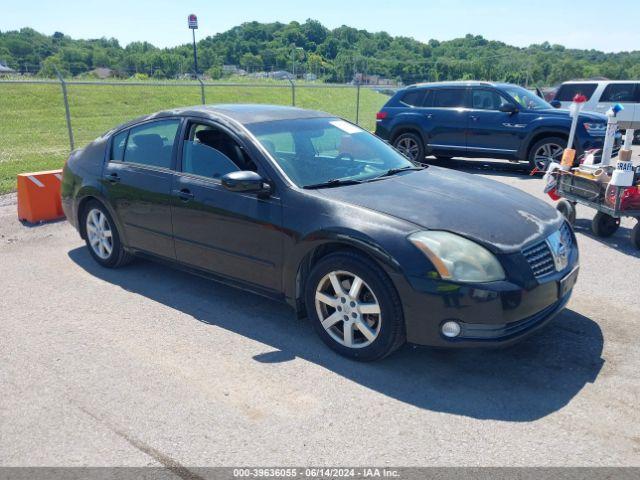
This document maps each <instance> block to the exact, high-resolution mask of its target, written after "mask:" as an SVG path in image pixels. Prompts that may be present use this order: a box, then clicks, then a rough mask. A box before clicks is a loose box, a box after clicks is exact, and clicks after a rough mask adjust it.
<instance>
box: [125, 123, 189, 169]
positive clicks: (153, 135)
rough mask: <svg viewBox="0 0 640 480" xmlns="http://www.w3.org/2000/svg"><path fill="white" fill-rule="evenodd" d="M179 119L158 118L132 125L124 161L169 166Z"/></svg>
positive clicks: (153, 165) (150, 165)
mask: <svg viewBox="0 0 640 480" xmlns="http://www.w3.org/2000/svg"><path fill="white" fill-rule="evenodd" d="M179 126H180V120H178V119H172V120H160V121H157V122H150V123H145V124H144V125H140V126H138V127H133V128H132V129H131V130H130V133H129V139H128V140H127V146H126V148H125V151H124V161H125V162H126V163H136V164H139V165H146V166H149V167H160V168H171V157H172V153H173V145H174V144H175V140H176V135H177V133H178V127H179Z"/></svg>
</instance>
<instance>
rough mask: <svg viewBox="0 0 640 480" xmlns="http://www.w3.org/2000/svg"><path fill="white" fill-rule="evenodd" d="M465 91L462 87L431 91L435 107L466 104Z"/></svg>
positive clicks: (453, 106) (451, 106)
mask: <svg viewBox="0 0 640 480" xmlns="http://www.w3.org/2000/svg"><path fill="white" fill-rule="evenodd" d="M466 97H467V91H466V89H462V88H440V89H437V90H434V91H433V106H434V107H435V108H460V107H465V106H466Z"/></svg>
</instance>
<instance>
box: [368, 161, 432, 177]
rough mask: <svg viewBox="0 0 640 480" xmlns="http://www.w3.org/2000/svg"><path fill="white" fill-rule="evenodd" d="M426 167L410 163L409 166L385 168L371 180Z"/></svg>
mask: <svg viewBox="0 0 640 480" xmlns="http://www.w3.org/2000/svg"><path fill="white" fill-rule="evenodd" d="M426 168H427V167H426V166H425V167H419V166H417V165H410V166H407V167H401V168H391V169H389V170H387V171H386V172H384V173H383V174H381V175H378V176H377V177H373V178H372V179H371V180H377V179H379V178H385V177H391V176H392V175H396V174H398V173H402V172H410V171H412V170H415V171H417V170H424V169H426Z"/></svg>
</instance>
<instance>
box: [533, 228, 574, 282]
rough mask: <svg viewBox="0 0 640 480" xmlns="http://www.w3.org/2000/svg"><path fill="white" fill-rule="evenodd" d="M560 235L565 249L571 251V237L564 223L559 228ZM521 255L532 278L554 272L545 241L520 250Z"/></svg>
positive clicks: (549, 251) (549, 250) (551, 258)
mask: <svg viewBox="0 0 640 480" xmlns="http://www.w3.org/2000/svg"><path fill="white" fill-rule="evenodd" d="M560 234H561V235H562V237H563V238H564V240H565V243H566V246H567V249H568V250H571V249H573V236H572V235H571V229H570V227H569V225H567V223H566V222H565V223H563V224H562V227H560ZM522 254H523V255H524V258H526V260H527V262H528V263H529V266H530V267H531V271H532V272H533V276H534V277H536V278H540V277H544V276H545V275H549V274H550V273H554V272H555V270H556V268H555V262H554V261H553V254H552V253H551V249H550V248H549V244H548V243H547V241H546V240H543V241H542V242H539V243H536V244H535V245H533V246H531V247H527V248H525V249H524V250H522Z"/></svg>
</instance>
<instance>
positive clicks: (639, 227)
mask: <svg viewBox="0 0 640 480" xmlns="http://www.w3.org/2000/svg"><path fill="white" fill-rule="evenodd" d="M631 243H632V244H633V245H634V246H635V247H636V248H637V249H639V250H640V218H638V221H637V222H636V226H635V227H633V230H631Z"/></svg>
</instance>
